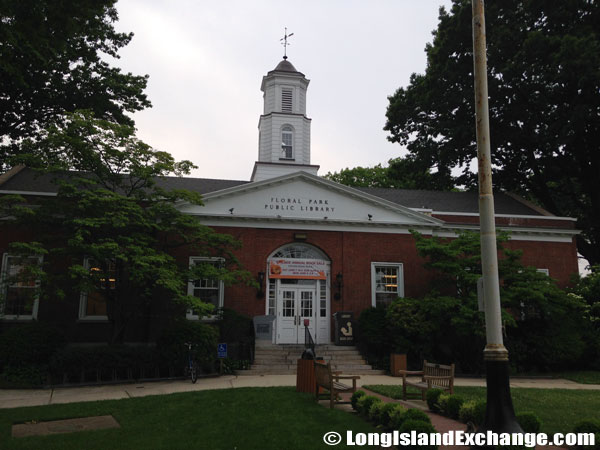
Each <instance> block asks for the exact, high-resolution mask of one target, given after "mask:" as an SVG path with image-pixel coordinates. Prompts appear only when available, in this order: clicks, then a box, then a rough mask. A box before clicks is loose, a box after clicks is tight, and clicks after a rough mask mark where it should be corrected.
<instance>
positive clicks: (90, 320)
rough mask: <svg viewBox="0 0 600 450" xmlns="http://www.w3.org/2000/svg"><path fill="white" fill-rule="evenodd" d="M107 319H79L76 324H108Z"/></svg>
mask: <svg viewBox="0 0 600 450" xmlns="http://www.w3.org/2000/svg"><path fill="white" fill-rule="evenodd" d="M108 322H109V320H108V317H80V318H79V319H77V323H108Z"/></svg>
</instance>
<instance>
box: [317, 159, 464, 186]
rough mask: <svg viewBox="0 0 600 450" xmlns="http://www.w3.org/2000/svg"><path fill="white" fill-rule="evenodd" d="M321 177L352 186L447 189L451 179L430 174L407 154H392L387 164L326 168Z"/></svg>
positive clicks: (450, 184)
mask: <svg viewBox="0 0 600 450" xmlns="http://www.w3.org/2000/svg"><path fill="white" fill-rule="evenodd" d="M325 178H327V179H329V180H331V181H335V182H336V183H340V184H344V185H346V186H352V187H372V188H394V189H426V190H450V189H452V187H453V185H452V181H453V180H452V179H451V178H449V179H445V178H443V177H441V176H439V175H437V174H432V173H431V171H430V170H429V169H428V168H427V167H423V165H422V164H420V162H419V161H416V160H415V159H414V158H412V157H411V156H410V155H409V156H407V157H405V158H393V159H390V160H389V161H388V166H387V167H382V165H381V164H377V165H376V166H374V167H360V166H359V167H354V168H352V169H349V168H346V169H342V170H340V171H339V172H333V173H332V172H329V173H327V175H325Z"/></svg>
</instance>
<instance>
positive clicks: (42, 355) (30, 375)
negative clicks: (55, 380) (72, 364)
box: [0, 322, 65, 388]
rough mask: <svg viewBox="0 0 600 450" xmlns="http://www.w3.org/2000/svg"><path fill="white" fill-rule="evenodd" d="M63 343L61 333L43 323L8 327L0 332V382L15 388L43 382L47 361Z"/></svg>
mask: <svg viewBox="0 0 600 450" xmlns="http://www.w3.org/2000/svg"><path fill="white" fill-rule="evenodd" d="M64 345H65V338H64V335H63V333H62V332H61V331H60V330H59V329H58V328H56V327H53V326H50V325H47V324H45V323H40V322H32V323H25V324H22V323H20V324H15V325H14V326H8V327H7V329H6V330H5V331H3V332H2V334H0V385H1V386H2V387H6V388H11V387H12V388H17V387H33V386H41V385H43V384H45V382H46V379H47V376H48V364H49V362H50V360H51V358H52V356H53V355H54V354H55V353H56V352H57V351H58V350H59V349H60V348H61V347H63V346H64Z"/></svg>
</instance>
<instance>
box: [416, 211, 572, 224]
mask: <svg viewBox="0 0 600 450" xmlns="http://www.w3.org/2000/svg"><path fill="white" fill-rule="evenodd" d="M415 209H416V210H419V208H415ZM423 211H430V210H423ZM431 211H432V214H437V215H440V216H469V217H477V216H479V213H470V212H452V211H436V210H431ZM494 217H512V218H515V219H540V220H565V221H570V222H577V219H575V218H573V217H562V216H553V215H550V216H533V215H530V214H494Z"/></svg>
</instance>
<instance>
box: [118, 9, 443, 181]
mask: <svg viewBox="0 0 600 450" xmlns="http://www.w3.org/2000/svg"><path fill="white" fill-rule="evenodd" d="M450 4H451V1H450V0H377V1H367V0H362V1H358V0H357V1H353V0H302V1H298V0H296V1H287V0H285V1H283V0H279V1H275V0H268V1H267V0H252V1H244V0H227V1H208V0H200V1H191V0H190V1H179V0H178V1H171V2H168V1H159V0H152V1H150V0H120V1H119V2H118V3H117V9H118V11H119V22H117V24H116V28H117V30H119V31H131V32H133V33H134V37H133V40H132V42H131V43H130V44H129V45H128V46H127V47H125V48H124V49H122V50H121V52H120V55H121V59H120V60H119V61H118V63H117V64H118V65H119V66H121V67H122V68H123V69H124V70H125V71H131V72H133V73H134V74H148V75H150V80H149V82H148V88H147V91H146V92H147V94H148V96H149V98H150V100H151V102H152V104H153V107H152V108H150V109H148V110H146V111H142V112H139V113H136V114H135V116H134V118H135V121H136V125H137V128H138V137H140V138H141V139H142V140H143V141H145V142H146V143H148V144H150V145H152V146H153V147H155V148H157V149H160V150H166V151H169V152H170V153H171V154H173V155H174V156H175V158H176V159H189V160H191V161H193V162H194V163H195V164H196V165H198V166H199V169H197V170H195V171H194V172H193V174H192V175H193V176H196V177H204V178H224V179H238V180H248V179H249V178H250V175H251V172H252V168H253V165H254V161H256V159H257V157H258V119H259V116H260V114H261V113H262V108H263V99H262V92H261V91H260V83H261V80H262V77H263V75H265V74H266V73H267V72H268V71H269V70H272V69H274V68H275V66H276V65H277V64H278V63H279V61H281V59H282V56H283V46H282V45H280V42H279V39H280V38H281V37H283V34H284V27H287V28H288V33H294V36H292V37H291V38H290V43H291V45H290V46H289V47H288V57H289V61H290V62H291V63H292V64H294V66H295V67H296V69H297V70H299V71H300V72H302V73H304V74H305V76H306V77H307V78H308V79H309V80H310V85H309V87H308V93H307V115H308V117H310V118H312V124H311V127H312V140H311V163H312V164H319V165H320V166H321V169H320V171H319V174H321V175H324V174H326V173H327V172H328V171H338V170H340V169H341V168H344V167H355V166H358V165H361V166H370V165H375V164H378V163H386V162H387V160H388V159H390V158H392V157H396V156H399V154H400V152H401V148H400V146H399V145H398V144H391V143H389V142H387V140H386V133H385V132H384V131H383V126H384V124H385V111H386V107H387V96H389V95H392V94H393V93H394V91H395V90H396V89H397V88H398V87H400V86H406V85H407V84H408V81H409V77H410V75H411V73H413V72H419V73H422V72H423V71H424V70H425V63H426V60H425V52H424V48H425V44H426V43H427V42H431V40H432V35H431V32H432V30H434V29H435V28H436V27H437V18H438V10H439V7H440V6H441V5H444V6H445V7H446V8H447V9H448V8H449V6H450Z"/></svg>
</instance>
